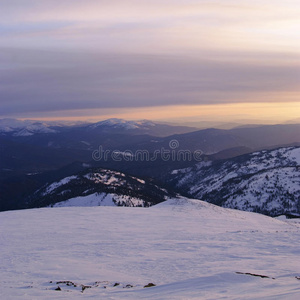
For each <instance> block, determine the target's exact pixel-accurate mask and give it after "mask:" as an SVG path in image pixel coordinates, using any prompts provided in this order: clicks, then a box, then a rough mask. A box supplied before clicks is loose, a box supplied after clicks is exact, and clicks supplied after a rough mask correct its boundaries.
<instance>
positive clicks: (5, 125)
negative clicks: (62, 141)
mask: <svg viewBox="0 0 300 300" xmlns="http://www.w3.org/2000/svg"><path fill="white" fill-rule="evenodd" d="M53 126H58V125H55V123H52V124H49V123H46V122H40V121H34V120H24V121H22V120H17V119H0V132H2V133H12V134H13V135H14V136H30V135H34V134H37V133H56V132H57V131H56V130H55V129H53V128H51V127H53Z"/></svg>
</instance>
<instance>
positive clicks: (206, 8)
mask: <svg viewBox="0 0 300 300" xmlns="http://www.w3.org/2000/svg"><path fill="white" fill-rule="evenodd" d="M299 14H300V4H299V1H294V0H287V1H285V2H282V1H279V0H274V1H272V2H271V1H261V0H260V1H258V0H252V1H249V0H240V1H236V0H229V1H204V0H202V1H201V0H200V1H199V0H198V1H195V0H185V1H183V0H165V1H158V0H153V1H148V0H147V1H146V0H122V1H117V0H86V1H81V0H60V1H55V0H51V1H50V0H44V1H33V0H28V1H22V0H10V1H6V2H5V3H3V4H2V5H1V11H0V28H1V29H0V35H1V40H0V66H1V67H0V68H1V73H0V80H1V85H0V97H1V110H2V114H3V115H5V114H14V113H22V112H24V113H28V112H31V111H37V112H39V111H40V112H46V111H59V110H60V111H68V110H72V109H73V110H74V109H77V110H82V109H94V108H95V109H96V108H116V109H117V108H133V107H148V106H165V105H170V106H172V105H181V104H186V105H205V104H217V103H238V102H241V103H244V102H260V101H264V102H278V101H285V100H286V101H299V100H298V99H297V95H299V90H300V89H299V86H300V84H299V83H300V82H299V81H300V74H299V61H300V60H299V58H300V54H299V53H300V52H299V49H300V42H299V39H298V32H300V27H299V26H300V25H299V22H298V16H299Z"/></svg>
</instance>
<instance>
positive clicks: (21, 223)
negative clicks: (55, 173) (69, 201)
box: [0, 198, 300, 300]
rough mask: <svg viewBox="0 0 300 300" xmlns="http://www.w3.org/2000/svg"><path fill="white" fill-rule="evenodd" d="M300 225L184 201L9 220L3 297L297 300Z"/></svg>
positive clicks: (0, 222) (2, 238)
mask: <svg viewBox="0 0 300 300" xmlns="http://www.w3.org/2000/svg"><path fill="white" fill-rule="evenodd" d="M299 226H300V224H299V223H298V225H297V223H291V224H289V223H287V222H283V221H279V220H275V219H272V218H269V217H266V216H263V215H259V214H254V213H249V212H242V211H235V210H228V209H224V208H220V207H216V206H214V205H211V204H209V203H206V202H202V201H198V200H187V199H184V198H182V199H174V200H169V201H167V202H164V203H161V204H159V205H156V206H153V207H151V208H126V207H122V208H121V207H93V208H91V207H86V208H78V207H74V208H70V207H69V208H43V209H32V210H22V211H10V212H2V213H0V228H1V231H0V244H1V251H0V260H1V262H2V263H1V269H0V286H1V288H0V298H1V299H8V300H9V299H25V300H26V299H151V300H155V299H231V300H232V299H299V297H300V282H299V280H298V279H297V278H296V277H298V276H300V263H299V259H298V258H299V257H298V255H299V247H300V227H299ZM246 273H248V274H246ZM251 274H252V275H251ZM255 274H256V275H261V276H267V277H263V278H262V277H260V276H253V275H255ZM273 278H274V279H273ZM149 283H153V284H155V285H156V286H155V287H149V288H144V286H145V285H147V284H149ZM58 286H59V287H60V289H61V290H60V291H57V290H55V289H57V288H58Z"/></svg>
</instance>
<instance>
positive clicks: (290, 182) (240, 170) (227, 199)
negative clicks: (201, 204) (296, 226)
mask: <svg viewBox="0 0 300 300" xmlns="http://www.w3.org/2000/svg"><path fill="white" fill-rule="evenodd" d="M170 182H172V183H173V184H174V185H176V186H177V187H178V188H180V189H182V190H184V191H185V192H186V193H187V194H189V195H191V196H192V197H195V198H198V199H202V200H205V201H208V202H211V203H214V204H218V205H221V206H223V207H229V208H237V209H241V210H247V211H257V212H262V213H264V214H268V215H272V216H275V215H279V214H284V213H300V147H289V148H280V149H276V150H272V151H260V152H255V153H252V154H249V155H243V156H240V157H236V158H233V159H229V160H224V161H217V162H201V163H199V164H197V165H195V166H194V167H192V168H187V169H182V170H174V171H172V173H171V175H170Z"/></svg>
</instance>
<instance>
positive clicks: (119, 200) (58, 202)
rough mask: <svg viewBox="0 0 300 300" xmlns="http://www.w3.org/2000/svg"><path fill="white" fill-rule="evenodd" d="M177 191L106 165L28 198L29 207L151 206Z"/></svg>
mask: <svg viewBox="0 0 300 300" xmlns="http://www.w3.org/2000/svg"><path fill="white" fill-rule="evenodd" d="M174 195H175V193H172V192H169V191H167V190H166V189H164V188H162V187H159V186H157V185H156V184H154V183H152V182H151V180H148V181H147V182H146V181H145V180H143V179H140V178H137V177H134V176H130V175H128V174H125V173H122V172H118V171H114V170H108V169H103V168H91V169H86V170H85V171H82V172H80V173H79V174H76V175H72V176H68V177H64V178H62V179H60V180H59V181H55V182H52V183H48V184H46V185H45V186H43V187H42V188H41V189H39V190H38V191H36V192H35V193H34V194H33V195H31V196H30V197H29V199H28V207H45V206H59V207H62V206H99V205H104V206H107V205H109V206H111V205H117V206H151V205H153V204H157V203H159V202H162V201H164V200H166V199H168V198H170V197H172V196H174Z"/></svg>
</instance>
